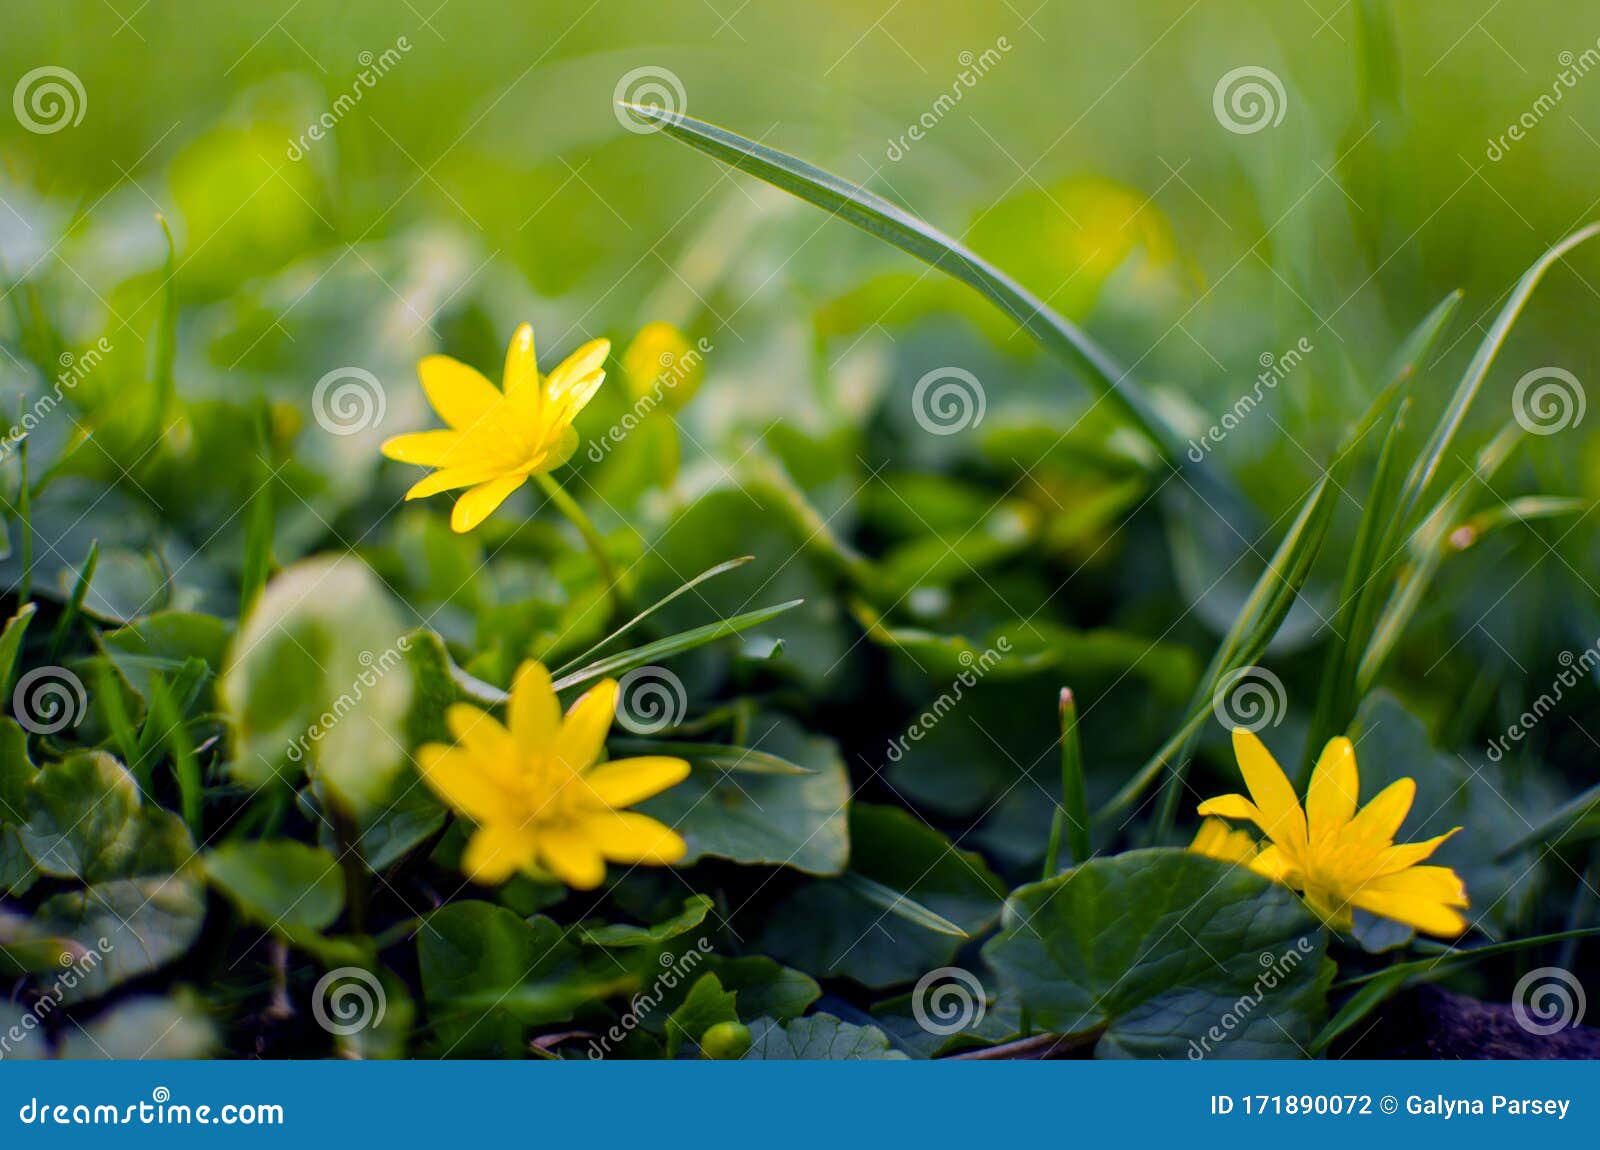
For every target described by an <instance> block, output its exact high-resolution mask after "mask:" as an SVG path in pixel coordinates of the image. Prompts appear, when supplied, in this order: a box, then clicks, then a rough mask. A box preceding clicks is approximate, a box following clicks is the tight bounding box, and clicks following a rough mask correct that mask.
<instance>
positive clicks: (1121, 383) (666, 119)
mask: <svg viewBox="0 0 1600 1150" xmlns="http://www.w3.org/2000/svg"><path fill="white" fill-rule="evenodd" d="M621 106H622V107H624V108H626V109H627V110H628V112H629V113H630V114H632V115H635V116H638V117H639V118H640V119H641V120H642V121H648V122H651V123H654V124H658V125H660V127H661V129H662V130H663V131H665V132H666V133H667V134H668V135H669V136H672V137H673V138H674V139H677V140H680V141H682V142H683V143H686V144H688V145H689V146H691V147H693V148H697V149H699V150H700V151H702V152H704V153H706V154H707V155H709V156H711V157H713V158H714V159H717V160H720V161H722V162H723V163H725V164H728V165H730V166H732V167H735V168H738V169H739V170H740V171H743V172H747V173H749V174H750V175H752V176H755V177H756V178H758V179H761V180H765V181H766V182H767V183H769V184H772V185H773V186H774V187H777V188H781V189H782V190H783V191H786V192H788V193H789V194H791V195H794V196H798V197H799V198H800V199H803V200H805V201H807V202H808V203H812V204H815V205H816V206H817V207H819V208H821V209H822V210H823V211H825V212H829V213H830V214H832V215H834V216H837V217H838V218H839V219H842V220H844V221H846V222H847V223H851V224H854V225H855V226H856V227H858V228H860V229H862V230H863V231H865V232H868V233H870V234H872V235H875V236H877V237H878V238H879V239H882V240H884V241H886V242H888V243H890V244H893V245H894V246H895V247H897V248H899V249H900V250H901V251H904V252H907V253H908V254H910V255H912V256H915V257H916V258H917V259H919V260H922V261H923V262H924V263H926V264H928V265H930V266H931V267H934V268H937V269H938V270H940V271H942V272H944V273H945V274H947V275H950V276H953V277H954V278H955V279H957V280H960V281H961V282H962V283H965V284H967V285H968V286H970V287H972V288H974V289H976V290H977V291H978V292H979V293H980V294H981V295H983V296H984V298H986V299H988V300H989V301H990V302H991V303H993V304H994V305H995V306H997V307H999V308H1000V309H1001V310H1002V311H1004V312H1005V313H1006V314H1007V315H1009V316H1011V318H1012V319H1014V320H1015V321H1016V322H1017V323H1018V324H1020V325H1021V326H1022V327H1023V328H1024V330H1026V331H1027V332H1028V334H1029V335H1031V336H1033V338H1034V339H1036V340H1038V341H1039V342H1040V343H1041V344H1043V345H1044V346H1045V347H1046V348H1048V349H1049V350H1051V351H1053V352H1055V353H1056V354H1057V355H1059V356H1061V357H1062V358H1063V359H1065V360H1066V361H1067V362H1069V363H1070V364H1072V365H1073V366H1075V367H1076V368H1078V369H1079V370H1080V371H1082V372H1083V373H1084V375H1085V377H1086V378H1087V379H1088V381H1089V383H1090V384H1091V385H1092V386H1093V387H1094V389H1095V390H1096V391H1097V392H1098V393H1099V394H1100V395H1102V396H1103V397H1105V398H1107V399H1109V400H1110V401H1111V402H1112V403H1113V404H1114V405H1116V406H1117V408H1118V409H1119V410H1121V412H1122V413H1123V414H1124V415H1125V416H1126V417H1127V418H1128V419H1129V420H1130V421H1131V422H1132V423H1133V424H1134V425H1135V426H1136V427H1138V428H1139V429H1140V430H1141V431H1142V432H1143V433H1144V434H1145V436H1146V437H1147V438H1149V439H1150V441H1151V442H1152V443H1154V444H1155V446H1156V447H1157V448H1158V449H1159V450H1160V452H1161V454H1162V456H1163V458H1165V459H1166V460H1167V462H1169V463H1171V464H1173V465H1174V466H1179V467H1189V466H1194V467H1196V468H1197V469H1198V472H1199V473H1201V474H1206V475H1208V477H1210V478H1211V479H1212V481H1213V486H1219V487H1220V486H1221V482H1220V480H1219V479H1217V478H1216V476H1215V475H1214V474H1213V473H1212V472H1210V471H1209V470H1208V469H1207V468H1206V465H1205V464H1193V461H1192V460H1189V459H1188V458H1187V456H1186V454H1185V451H1184V440H1183V437H1182V436H1181V435H1179V434H1178V432H1177V431H1176V429H1174V428H1173V427H1172V426H1171V425H1170V424H1169V423H1168V422H1167V421H1166V419H1165V417H1163V416H1162V415H1161V413H1160V412H1159V411H1158V410H1157V409H1156V407H1155V405H1154V404H1153V403H1152V402H1151V401H1150V399H1149V397H1148V396H1147V395H1146V394H1145V392H1144V389H1143V388H1142V387H1141V386H1140V385H1139V383H1138V382H1137V381H1135V380H1134V379H1133V378H1132V375H1131V373H1130V372H1129V371H1128V370H1127V369H1126V368H1124V367H1122V366H1121V365H1120V364H1119V363H1117V362H1116V361H1115V360H1114V359H1113V358H1112V357H1111V356H1110V355H1109V354H1108V353H1107V352H1106V351H1105V350H1104V349H1103V348H1101V347H1100V345H1099V344H1097V343H1096V342H1095V341H1094V340H1093V339H1091V338H1090V337H1089V336H1088V335H1087V334H1085V333H1084V332H1083V331H1081V330H1079V329H1078V328H1077V327H1076V326H1075V325H1074V324H1072V323H1071V322H1070V321H1068V320H1067V319H1065V318H1064V317H1062V316H1060V315H1057V314H1056V313H1055V312H1054V311H1052V310H1051V309H1050V307H1049V306H1048V305H1047V304H1046V303H1045V302H1044V301H1043V300H1041V299H1039V298H1038V297H1037V296H1035V295H1034V294H1033V293H1031V292H1029V291H1028V290H1027V289H1026V288H1024V287H1023V286H1022V285H1021V284H1019V283H1017V282H1016V281H1015V280H1013V279H1012V278H1011V277H1010V276H1008V275H1006V274H1005V273H1004V272H1002V271H1001V270H1000V269H999V268H997V267H995V266H994V265H992V264H990V263H989V262H988V261H986V260H984V259H983V258H981V257H980V256H978V255H977V254H976V253H975V252H973V251H971V250H970V249H968V248H967V247H965V246H964V245H962V244H961V243H959V242H957V241H956V240H954V239H952V238H951V237H950V236H947V235H945V234H944V233H943V232H941V231H939V230H938V229H937V228H935V227H933V226H932V225H931V224H928V223H927V222H926V221H924V220H922V219H920V218H918V217H917V216H915V215H912V214H911V213H910V212H908V211H906V210H905V209H904V208H901V207H899V206H898V205H896V204H893V203H890V202H889V201H888V200H886V199H884V198H882V197H881V196H878V195H875V194H874V193H872V192H869V191H867V190H866V189H865V188H863V187H860V186H859V185H857V184H853V183H851V182H850V181H848V180H844V179H841V178H840V177H838V176H835V175H833V174H832V173H831V172H826V171H824V170H823V169H821V168H818V167H816V166H814V165H812V164H808V163H806V162H805V161H804V160H801V159H798V158H797V157H795V156H791V155H789V154H787V153H785V152H780V151H778V150H777V149H775V148H769V147H767V146H766V145H765V144H759V143H757V142H756V141H754V140H751V139H747V138H746V137H744V136H741V135H739V134H738V133H736V132H731V131H729V130H728V129H726V128H721V127H718V126H717V125H715V124H708V123H706V122H705V121H703V120H697V119H695V118H694V117H692V116H685V115H683V114H682V113H680V112H675V111H671V110H669V109H665V108H649V107H644V106H642V105H638V104H628V103H624V104H622V105H621Z"/></svg>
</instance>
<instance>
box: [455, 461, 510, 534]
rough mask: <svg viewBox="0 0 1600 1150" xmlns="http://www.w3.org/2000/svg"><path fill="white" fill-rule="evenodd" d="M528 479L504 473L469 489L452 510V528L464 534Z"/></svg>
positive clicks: (492, 511)
mask: <svg viewBox="0 0 1600 1150" xmlns="http://www.w3.org/2000/svg"><path fill="white" fill-rule="evenodd" d="M527 481H528V477H527V476H526V475H502V476H500V477H499V478H497V479H491V480H489V482H487V483H482V484H479V485H478V486H477V487H474V488H473V489H472V490H471V491H468V492H467V493H466V494H465V495H463V496H462V497H461V498H460V499H457V500H456V505H455V507H454V509H453V510H451V512H450V530H452V531H454V532H455V533H456V534H458V535H464V534H466V533H467V532H468V531H471V530H472V529H473V528H474V527H476V526H477V525H478V524H480V523H482V522H483V521H484V520H485V519H487V518H489V516H490V515H492V514H493V513H494V509H495V508H496V507H499V506H500V505H501V504H502V503H504V502H505V501H506V499H507V498H508V497H509V496H510V495H511V493H512V492H514V491H516V489H517V488H519V487H521V486H522V485H523V484H524V483H526V482H527Z"/></svg>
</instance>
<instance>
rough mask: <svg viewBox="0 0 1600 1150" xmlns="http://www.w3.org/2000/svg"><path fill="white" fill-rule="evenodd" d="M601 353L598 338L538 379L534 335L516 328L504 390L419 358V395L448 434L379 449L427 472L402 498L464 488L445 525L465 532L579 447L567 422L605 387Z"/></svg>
mask: <svg viewBox="0 0 1600 1150" xmlns="http://www.w3.org/2000/svg"><path fill="white" fill-rule="evenodd" d="M610 352H611V344H610V343H609V342H608V341H607V340H603V339H596V340H590V341H589V342H588V343H586V344H584V345H583V346H582V347H580V348H579V349H578V350H577V351H575V352H573V353H572V354H571V355H570V356H568V357H567V358H566V360H565V361H563V362H562V364H561V366H560V367H558V368H556V369H555V370H554V371H552V372H551V373H550V374H549V375H548V376H546V377H545V378H544V379H542V380H541V379H540V378H539V366H538V364H537V362H536V361H535V360H534V349H533V328H532V327H531V326H530V325H528V324H523V325H522V326H521V327H519V328H518V329H517V333H516V334H515V335H514V336H512V337H511V347H510V350H508V351H507V352H506V369H505V380H504V384H503V390H502V389H501V388H497V387H495V386H494V384H492V383H490V382H489V381H488V380H487V379H485V378H484V377H483V376H482V375H480V374H478V372H476V371H474V370H473V369H472V368H470V367H468V366H467V365H466V364H464V363H461V362H460V361H459V360H454V359H451V358H450V357H449V356H447V355H430V356H428V357H427V358H426V359H424V360H422V362H421V363H419V364H417V374H418V375H420V376H421V377H422V388H423V390H424V391H425V392H426V393H427V395H428V402H429V403H430V404H432V405H433V410H434V411H436V412H438V413H439V418H440V419H442V420H444V421H445V423H447V424H449V427H448V428H446V429H441V430H439V431H417V432H412V433H411V434H409V435H397V436H395V437H394V438H393V439H390V440H388V441H386V442H385V443H384V445H383V454H384V455H386V456H387V457H388V458H390V459H394V460H398V461H399V462H401V463H420V464H422V465H423V466H424V467H432V468H436V470H435V471H434V472H433V474H431V475H429V476H428V477H427V478H425V479H423V480H422V481H421V482H420V483H418V484H416V486H414V487H412V488H411V490H410V491H408V492H406V498H407V499H421V498H423V497H424V496H428V495H437V494H438V493H439V492H441V491H451V490H454V489H456V488H460V487H466V488H470V490H468V491H467V492H466V493H465V494H464V495H462V496H461V498H460V499H458V500H456V506H455V510H454V511H453V512H452V513H451V515H450V526H451V527H452V528H454V529H455V530H456V531H471V530H472V529H473V528H474V527H476V526H477V525H478V524H480V523H482V522H483V521H484V520H485V519H487V518H488V517H489V515H490V514H491V513H492V512H493V511H494V509H495V508H496V507H499V506H500V504H502V503H504V502H505V500H506V498H507V497H508V496H509V495H511V493H512V492H514V491H516V490H517V488H519V487H521V486H522V485H523V484H524V483H526V482H527V481H528V478H529V476H532V475H540V474H543V473H544V472H546V471H553V470H555V469H556V468H557V467H560V466H561V465H562V464H563V463H565V462H566V461H567V460H568V459H569V458H570V457H571V455H572V453H573V452H574V451H575V450H576V449H577V446H578V433H577V431H576V430H574V428H573V426H572V421H573V420H574V419H575V418H577V415H578V412H580V411H582V410H583V409H584V406H585V405H586V404H588V402H589V400H591V399H593V398H594V393H595V392H596V391H598V390H599V388H600V384H601V383H603V382H604V381H605V378H606V373H605V371H604V365H605V362H606V356H607V355H609V354H610Z"/></svg>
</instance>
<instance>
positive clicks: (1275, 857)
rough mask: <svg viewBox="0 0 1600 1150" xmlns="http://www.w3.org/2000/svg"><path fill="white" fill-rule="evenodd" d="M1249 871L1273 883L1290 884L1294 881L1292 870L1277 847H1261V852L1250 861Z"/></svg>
mask: <svg viewBox="0 0 1600 1150" xmlns="http://www.w3.org/2000/svg"><path fill="white" fill-rule="evenodd" d="M1250 869H1251V870H1253V871H1255V872H1256V873H1257V874H1258V875H1260V876H1261V877H1262V878H1267V879H1271V880H1272V881H1273V882H1281V883H1292V882H1293V880H1294V869H1293V868H1292V867H1291V866H1290V865H1289V860H1288V859H1286V858H1285V857H1284V855H1283V851H1281V850H1280V849H1278V848H1277V847H1272V846H1269V847H1262V848H1261V852H1260V853H1259V854H1257V855H1256V857H1255V858H1253V859H1251V860H1250Z"/></svg>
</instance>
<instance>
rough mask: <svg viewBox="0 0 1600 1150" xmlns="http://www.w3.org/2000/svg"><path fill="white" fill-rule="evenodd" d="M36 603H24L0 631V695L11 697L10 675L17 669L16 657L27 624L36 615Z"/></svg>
mask: <svg viewBox="0 0 1600 1150" xmlns="http://www.w3.org/2000/svg"><path fill="white" fill-rule="evenodd" d="M38 610H39V605H38V604H37V603H24V604H23V605H22V606H21V608H19V609H18V611H17V613H16V614H15V615H13V616H11V618H10V619H8V620H6V626H5V630H3V631H0V695H4V696H6V697H7V698H9V697H10V695H11V673H12V672H13V671H14V670H16V667H17V655H18V654H19V653H20V652H21V651H22V639H23V636H25V635H26V634H27V633H28V624H29V623H30V622H32V621H33V617H34V615H35V614H37V613H38Z"/></svg>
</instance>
